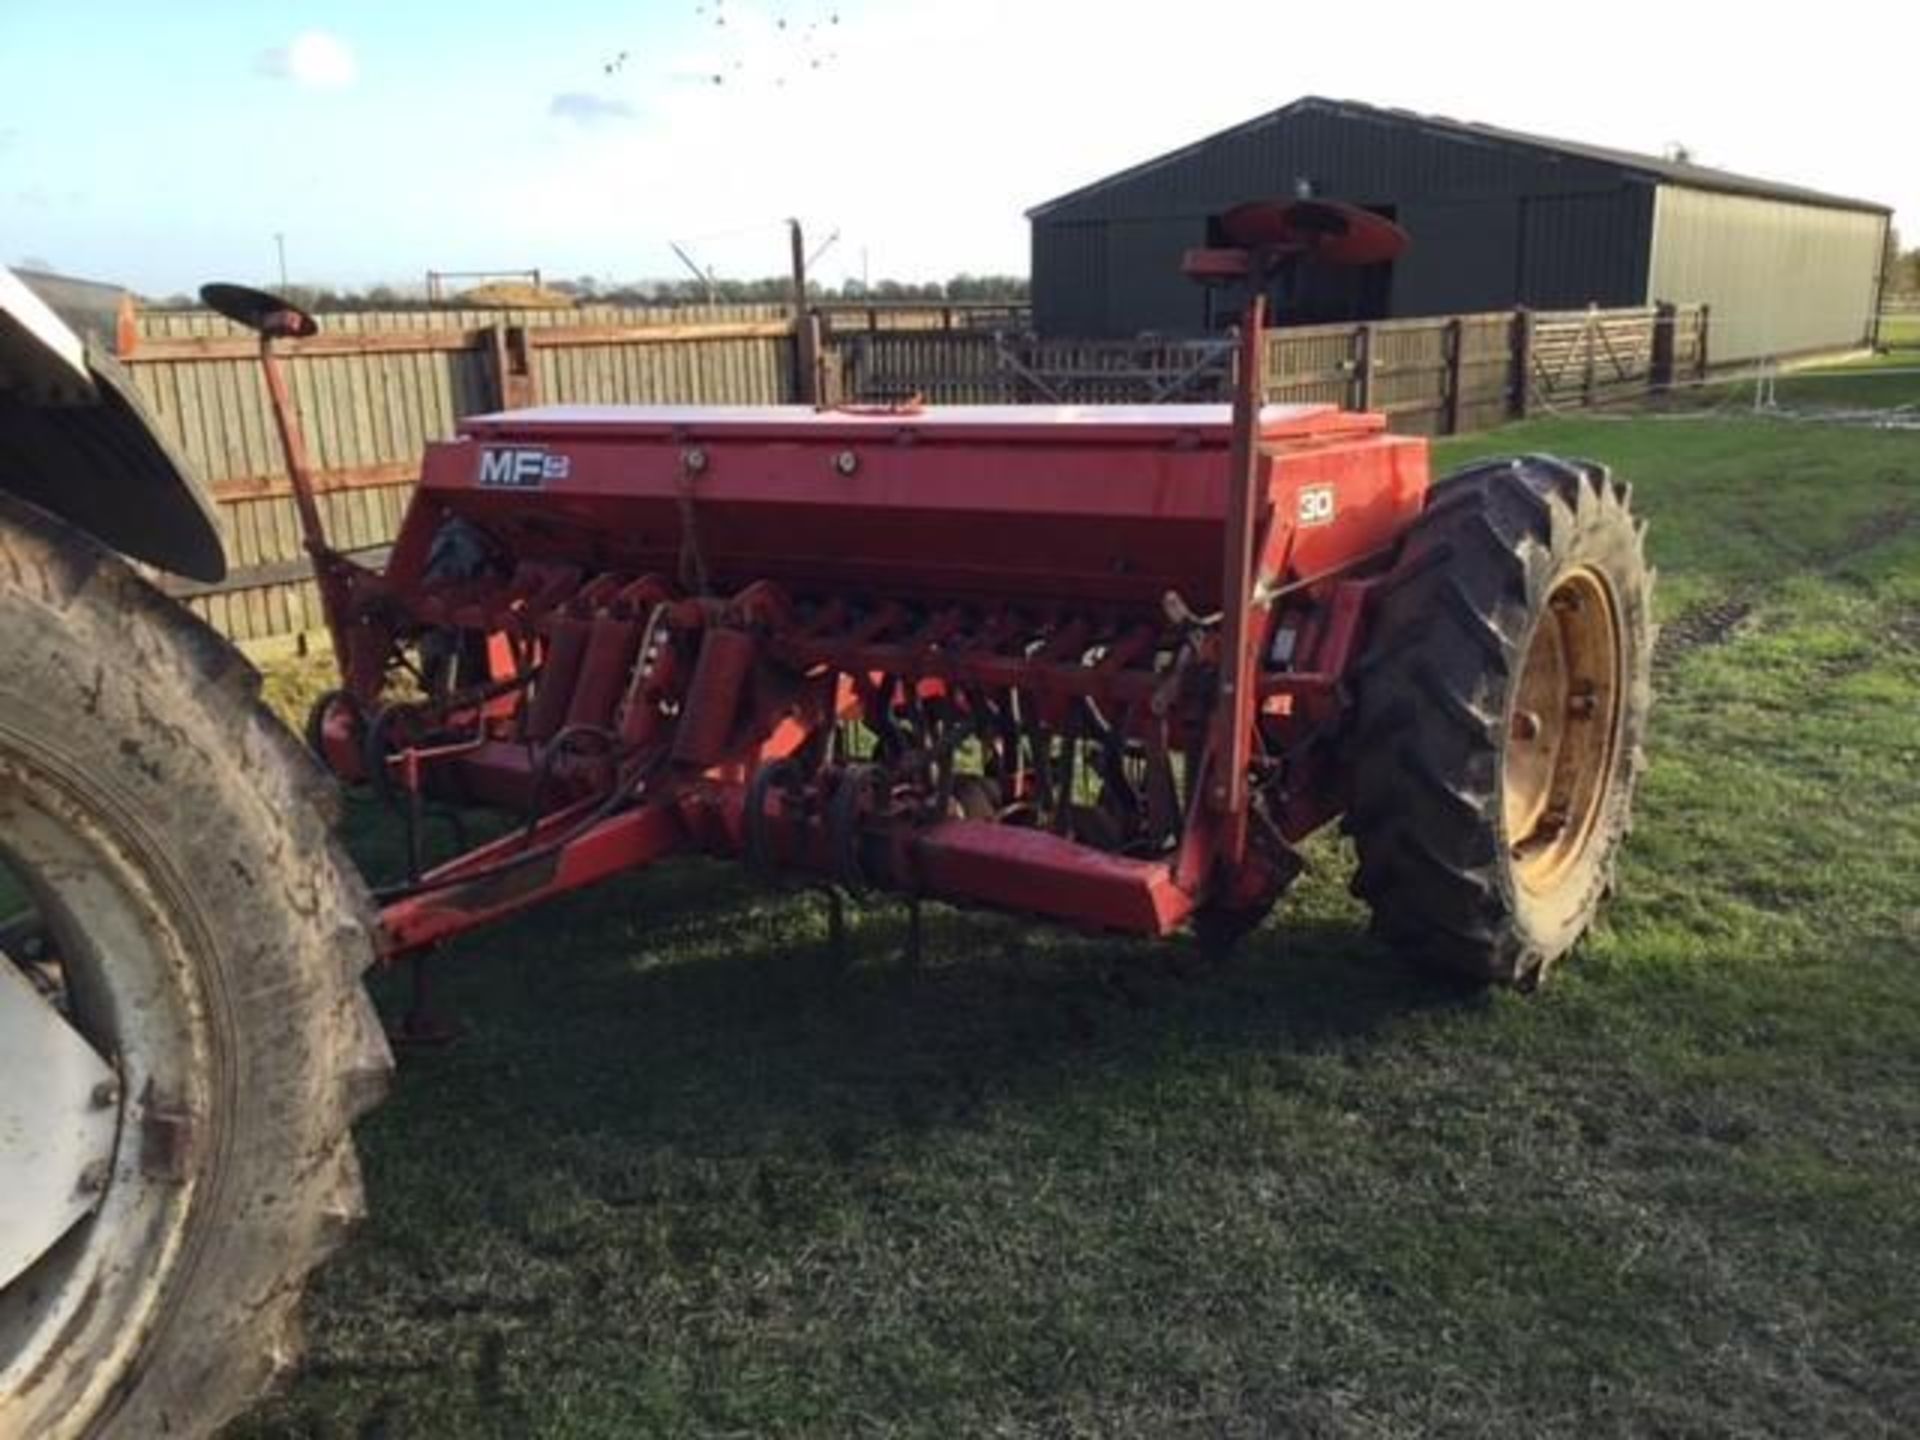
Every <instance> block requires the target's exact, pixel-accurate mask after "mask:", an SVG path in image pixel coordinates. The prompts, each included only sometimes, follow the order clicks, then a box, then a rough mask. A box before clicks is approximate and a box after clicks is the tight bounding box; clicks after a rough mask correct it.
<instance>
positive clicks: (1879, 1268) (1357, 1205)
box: [240, 419, 1920, 1437]
mask: <svg viewBox="0 0 1920 1440" xmlns="http://www.w3.org/2000/svg"><path fill="white" fill-rule="evenodd" d="M1514 449H1540V450H1556V451H1563V452H1570V453H1578V454H1587V455H1593V456H1597V457H1599V458H1602V459H1605V460H1608V461H1609V462H1611V463H1613V464H1614V465H1615V466H1616V468H1617V469H1619V470H1620V471H1621V472H1622V473H1624V474H1627V475H1629V476H1631V477H1632V478H1633V479H1634V480H1635V482H1636V504H1637V506H1638V507H1639V509H1640V511H1641V512H1642V513H1643V514H1644V515H1645V516H1646V517H1647V518H1648V519H1649V520H1650V521H1651V522H1652V525H1653V530H1652V541H1651V545H1652V551H1653V554H1654V557H1655V559H1656V561H1657V563H1658V564H1659V566H1660V568H1661V571H1662V580H1661V590H1660V596H1659V598H1660V612H1661V614H1662V616H1663V618H1664V619H1665V620H1667V621H1668V622H1669V627H1668V636H1669V638H1668V640H1667V642H1666V643H1665V645H1664V646H1663V649H1662V652H1661V659H1660V664H1659V674H1660V687H1661V698H1660V702H1659V706H1658V709H1657V712H1656V717H1655V744H1654V749H1653V758H1654V763H1653V767H1652V769H1651V771H1650V773H1649V774H1648V776H1647V778H1646V783H1645V786H1644V790H1643V803H1642V806H1641V822H1640V825H1639V827H1638V829H1637V831H1636V833H1635V834H1634V836H1633V839H1632V843H1631V845H1630V847H1629V849H1628V851H1627V855H1626V859H1625V864H1624V867H1623V876H1622V882H1623V883H1622V889H1621V893H1620V895H1619V896H1618V897H1617V898H1616V900H1615V901H1614V903H1613V905H1612V906H1611V908H1610V909H1609V910H1608V912H1607V914H1606V919H1605V921H1604V923H1603V924H1602V926H1601V927H1600V928H1599V930H1598V931H1597V933H1595V934H1594V935H1593V936H1592V938H1591V939H1590V940H1589V942H1588V943H1587V944H1586V945H1585V946H1584V947H1583V949H1582V951H1581V952H1580V953H1579V954H1578V956H1577V957H1576V958H1575V960H1574V961H1573V962H1572V963H1570V964H1569V965H1568V966H1567V967H1566V968H1565V970H1564V971H1563V972H1562V973H1561V974H1559V975H1557V976H1556V977H1555V979H1554V981H1553V982H1552V983H1551V984H1550V985H1549V986H1548V987H1546V988H1545V989H1544V990H1543V991H1542V992H1541V993H1540V994H1538V995H1536V996H1534V997H1532V998H1523V997H1519V996H1514V995H1508V994H1496V995H1491V996H1484V997H1478V998H1466V997H1462V996H1461V995H1459V994H1458V993H1456V992H1454V991H1451V990H1448V989H1445V988H1442V987H1439V986H1436V985H1434V984H1431V983H1429V982H1426V981H1424V980H1422V979H1420V978H1418V977H1416V976H1414V975H1411V974H1409V973H1407V972H1405V971H1403V970H1402V969H1400V968H1399V967H1398V966H1397V965H1396V964H1394V963H1393V962H1392V961H1390V960H1389V959H1388V958H1387V957H1386V956H1384V955H1383V954H1381V953H1379V952H1378V951H1377V950H1376V949H1375V948H1374V947H1373V946H1372V945H1371V944H1370V943H1369V942H1368V941H1367V939H1366V938H1365V935H1364V931H1363V917H1362V915H1361V913H1360V912H1359V910H1358V909H1357V908H1356V906H1355V904H1354V902H1352V901H1351V900H1350V899H1349V898H1348V897H1347V895H1346V893H1345V890H1344V882H1345V878H1346V868H1347V857H1346V855H1345V854H1344V853H1343V851H1342V848H1341V847H1340V846H1339V845H1338V844H1336V843H1333V842H1331V841H1328V842H1326V843H1321V844H1317V845H1316V846H1315V848H1314V860H1315V868H1314V870H1313V871H1312V873H1311V874H1310V875H1309V876H1308V877H1307V878H1306V879H1305V880H1304V881H1303V882H1302V883H1301V884H1300V886H1299V887H1298V888H1297V889H1296V891H1295V892H1294V895H1293V897H1291V899H1290V901H1289V903H1288V905H1287V906H1286V907H1285V908H1284V910H1283V912H1282V914H1281V915H1280V916H1279V917H1277V918H1276V920H1275V921H1274V922H1273V923H1272V924H1270V926H1269V927H1268V929H1267V930H1266V931H1264V932H1263V933H1262V934H1261V935H1259V936H1257V937H1256V938H1255V941H1254V942H1253V943H1252V944H1250V945H1249V946H1248V947H1247V950H1246V952H1245V953H1244V955H1243V956H1242V957H1241V958H1240V959H1239V960H1238V961H1237V962H1236V963H1235V964H1233V965H1232V966H1231V967H1230V968H1228V969H1227V970H1226V971H1225V972H1224V973H1222V974H1218V975H1216V976H1214V977H1212V978H1210V979H1208V980H1205V981H1201V982H1182V981H1180V980H1177V979H1175V978H1173V975H1172V974H1171V972H1170V971H1169V969H1168V968H1167V967H1166V966H1165V965H1164V964H1163V963H1162V961H1163V959H1164V955H1165V951H1164V949H1163V948H1161V947H1155V946H1151V945H1136V944H1124V943H1114V942H1110V941H1096V940H1086V939H1078V938H1074V937H1069V936H1062V935H1058V934H1054V933H1051V932H1047V931H1043V930H1039V929H1032V928H1028V927H1025V926H1022V925H1020V924H1018V923H1015V922H1011V921H1006V920H1000V919H995V918H991V917H975V916H962V915H959V914H952V913H947V912H940V913H938V914H936V915H935V916H934V918H933V921H932V923H931V925H930V933H929V937H928V938H929V946H928V953H927V958H926V961H925V963H924V965H923V966H922V967H921V968H920V969H919V970H918V971H913V970H910V969H909V968H907V967H906V966H905V965H904V964H903V962H902V959H901V950H902V939H903V934H904V931H903V925H902V921H901V917H900V915H899V912H898V911H897V910H896V909H893V908H889V907H886V906H877V907H875V908H873V909H870V910H868V911H865V912H863V913H861V914H859V916H858V919H857V926H856V929H855V932H854V939H853V947H852V955H851V958H850V963H849V964H848V965H847V966H846V967H845V968H844V969H842V968H837V967H836V966H835V964H834V962H833V960H832V958H831V957H830V956H829V955H827V954H826V953H825V949H824V934H825V928H824V927H825V920H824V914H823V910H822V908H821V907H820V905H819V904H818V903H817V902H815V901H814V900H812V899H810V898H809V897H806V896H803V895H792V894H778V893H768V892H765V891H761V890H757V889H755V888H754V887H752V886H751V885H750V884H748V883H747V882H746V881H745V880H744V879H742V878H741V877H740V876H739V875H738V874H736V873H734V872H731V871H727V870H721V869H718V868H714V867H710V866H705V865H697V864H696V865H688V866H676V867H672V868H667V869H662V870H660V871H658V872H656V873H653V874H649V875H644V876H639V877H635V878H633V879H631V880H629V881H625V882H621V883H618V884H615V885H613V886H610V887H609V888H607V889H605V890H602V891H600V892H598V893H594V894H590V895H586V896H582V897H579V898H577V899H574V900H572V901H569V902H566V903H563V904H558V905H554V906H551V907H549V908H547V909H545V910H543V911H541V912H540V913H538V914H537V915H534V916H531V917H528V918H525V919H523V920H521V921H518V922H516V923H513V924H510V925H508V926H506V927H504V928H503V929H501V930H500V931H498V932H497V933H495V934H492V935H490V936H488V937H486V938H484V939H478V940H474V941H470V942H467V943H463V944H460V945H457V946H455V947H452V948H451V949H449V950H448V951H446V952H445V953H444V955H443V956H442V957H441V958H440V960H439V961H438V964H437V975H438V977H439V979H440V984H441V991H440V994H441V999H442V1001H443V1003H444V1006H445V1008H446V1009H447V1010H448V1011H449V1012H450V1013H451V1014H452V1015H453V1016H454V1017H456V1018H457V1019H458V1020H459V1021H460V1022H461V1023H462V1024H463V1025H464V1026H465V1027H466V1034H465V1037H464V1038H463V1039H462V1040H461V1042H460V1043H459V1044H458V1045H457V1046H456V1047H454V1048H452V1049H449V1050H446V1051H442V1052H437V1053H428V1054H422V1055H417V1056H414V1057H411V1058H409V1059H408V1060H407V1061H406V1062H405V1064H404V1066H403V1071H402V1074H401V1076H400V1078H399V1081H398V1083H397V1086H396V1089H395V1092H394V1095H393V1098H392V1099H391V1101H390V1102H389V1103H388V1104H387V1106H386V1107H385V1108H384V1109H383V1110H381V1111H380V1112H378V1113H377V1114H376V1115H374V1116H373V1117H372V1118H371V1119H369V1120H368V1121H367V1122H366V1123H365V1125H364V1126H363V1127H362V1131H361V1134H362V1142H363V1153H364V1156H365V1160H366V1171H367V1178H368V1182H369V1189H370V1194H371V1201H372V1206H373V1217H372V1220H371V1222H370V1223H369V1225H368V1226H367V1228H366V1229H365V1230H364V1231H363V1232H361V1234H360V1236H359V1238H358V1239H357V1240H356V1241H355V1242H354V1244H353V1245H352V1246H351V1247H350V1248H349V1249H348V1250H347V1251H346V1252H345V1254H344V1255H343V1256H342V1257H341V1259H340V1261H339V1262H338V1263H337V1264H335V1265H334V1266H333V1267H331V1268H330V1269H329V1270H328V1271H327V1272H325V1274H324V1275H323V1277H322V1278H321V1280H320V1282H319V1284H318V1286H317V1289H316V1292H315V1295H314V1298H313V1302H312V1304H311V1306H310V1311H309V1313H310V1325H309V1333H310V1339H311V1347H312V1348H311V1352H310V1357H309V1360H308V1363H307V1365H306V1367H305V1369H304V1370H303V1371H302V1372H301V1373H300V1375H299V1376H298V1378H297V1380H296V1381H295V1383H294V1384H293V1386H292V1387H291V1389H290V1390H289V1391H288V1393H287V1394H286V1395H285V1396H284V1397H283V1398H282V1399H280V1400H279V1401H277V1402H275V1403H274V1404H273V1405H272V1406H271V1407H270V1408H269V1409H267V1410H266V1411H264V1412H262V1413H261V1414H260V1415H259V1416H258V1417H257V1418H256V1419H254V1420H252V1421H251V1422H248V1423H247V1424H245V1425H244V1426H242V1427H241V1430H240V1433H241V1434H243V1435H250V1436H289V1435H291V1436H313V1437H402V1436H461V1437H466V1436H514V1437H520V1436H554V1437H558V1436H569V1437H590V1436H591V1437H601V1436H604V1437H614V1436H622V1437H625V1436H649V1435H675V1436H679V1435H687V1436H694V1435H700V1436H706V1435H713V1436H719V1435H740V1436H759V1435H806V1436H823V1437H824V1436H832V1437H838V1436H853V1435H887V1436H892V1435H924V1436H940V1437H948V1436H977V1435H1009V1436H1013V1435H1044V1436H1082V1435H1084V1436H1117V1435H1119V1436H1133V1435H1144V1436H1162V1435H1194V1436H1219V1435H1245V1436H1269V1435H1272V1436H1284V1435H1313V1436H1320V1435H1324V1436H1348V1435H1352V1436H1401V1435H1406V1436H1411V1435H1430V1434H1444V1435H1460V1436H1475V1437H1478V1436H1488V1435H1528V1436H1532V1435H1569V1436H1573V1435H1578V1436H1589V1435H1602V1434H1614V1435H1645V1434H1687V1435H1708V1434H1760V1433H1766V1434H1779V1435H1793V1436H1834V1435H1849V1434H1852V1435H1876V1434H1899V1433H1914V1432H1915V1431H1916V1429H1920V1361H1917V1360H1916V1357H1920V967H1917V966H1916V964H1915V955H1916V950H1917V949H1920V879H1916V876H1920V778H1917V777H1920V523H1915V522H1916V521H1920V478H1917V477H1920V464H1917V463H1916V462H1917V461H1920V439H1916V438H1915V437H1911V436H1900V435H1894V434H1884V433H1869V432H1863V431H1858V430H1843V429H1838V428H1819V427H1811V426H1784V425H1780V424H1775V423H1767V422H1762V421H1748V420H1740V419H1734V420H1728V421H1720V420H1708V421H1692V422H1688V423H1672V422H1665V421H1656V420H1649V421H1644V422H1631V423H1622V422H1618V421H1599V420H1588V421H1550V422H1542V423H1537V424H1533V425H1530V426H1527V427H1522V428H1520V429H1516V430H1512V431H1508V432H1505V433H1502V434H1498V435H1493V436H1487V437H1481V438H1477V439H1475V440H1472V441H1469V442H1462V443H1451V444H1448V445H1446V446H1444V447H1442V459H1443V463H1448V464H1451V463H1456V462H1458V461H1460V460H1461V459H1463V458H1465V457H1467V456H1469V455H1472V454H1479V453H1486V452H1491V451H1510V450H1514ZM351 819H352V835H353V838H354V841H355V843H356V844H357V845H359V846H361V847H362V849H363V851H364V852H365V853H366V854H367V855H368V857H369V863H370V864H371V865H372V866H374V867H375V868H379V867H381V866H384V865H386V864H388V863H390V859H391V856H390V852H389V851H388V850H387V849H386V848H385V847H387V846H388V845H389V844H390V841H389V838H388V837H387V836H386V835H385V833H384V832H383V831H382V830H381V829H380V828H379V826H378V825H377V824H376V823H374V822H373V821H372V819H371V818H370V817H369V815H368V813H367V812H366V811H364V810H360V809H356V810H355V811H354V812H353V814H352V817H351ZM379 990H380V992H381V996H382V1000H383V1003H384V1004H385V1005H386V1006H387V1007H388V1008H389V1010H391V1009H392V1008H393V1007H394V1006H395V1005H396V1004H397V1002H398V999H399V993H398V989H397V987H396V985H395V984H394V983H393V979H392V977H388V978H387V979H384V980H382V981H381V983H380V985H379Z"/></svg>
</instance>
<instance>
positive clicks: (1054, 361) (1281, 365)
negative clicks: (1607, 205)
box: [835, 306, 1708, 435]
mask: <svg viewBox="0 0 1920 1440" xmlns="http://www.w3.org/2000/svg"><path fill="white" fill-rule="evenodd" d="M1707 323H1708V316H1707V311H1706V308H1705V307H1704V306H1649V307H1645V308H1640V309H1631V310H1573V311H1553V312H1531V311H1499V312H1495V313H1491V314H1484V315H1452V316H1438V317H1434V318H1429V319H1417V320H1387V321H1373V322H1367V323H1360V324H1351V325H1313V326H1301V327H1295V328H1289V329H1284V330H1276V331H1275V332H1273V335H1272V337H1271V338H1270V340H1269V342H1268V350H1267V391H1268V396H1269V398H1270V399H1273V400H1276V401H1295V402H1302V403H1308V402H1320V403H1324V404H1330V405H1344V406H1347V407H1348V408H1350V409H1357V410H1377V411H1381V412H1383V413H1385V414H1386V415H1388V416H1389V417H1391V419H1392V421H1393V425H1394V428H1395V429H1397V430H1401V431H1406V432H1411V433H1420V434H1429V435H1448V434H1453V433H1454V432H1456V431H1461V430H1480V429H1485V428H1487V427H1488V426H1491V425H1498V424H1500V423H1502V422H1503V421H1505V420H1508V419H1511V418H1515V417H1517V416H1523V415H1526V414H1527V413H1529V412H1530V411H1531V410H1533V409H1536V408H1550V409H1551V408H1561V407H1566V406H1577V405H1591V404H1596V403H1599V402H1601V401H1605V400H1611V399H1616V398H1619V397H1620V396H1622V395H1625V394H1629V393H1635V394H1639V393H1645V392H1646V391H1648V390H1652V389H1658V388H1660V387H1662V386H1664V385H1667V384H1670V383H1673V382H1674V381H1675V380H1678V379H1682V378H1685V377H1689V376H1694V375H1698V374H1702V373H1704V372H1705V368H1706V357H1707V343H1706V337H1707ZM835 349H836V352H837V359H838V365H839V371H840V381H841V384H842V386H843V387H844V389H845V391H846V393H848V394H849V395H851V396H853V397H855V398H858V399H861V400H873V401H877V400H898V399H901V398H904V397H907V396H915V395H917V396H919V397H920V398H921V399H922V400H924V401H926V402H927V403H928V404H938V405H946V404H996V403H997V404H1034V403H1047V402H1051V403H1072V404H1110V403H1142V402H1161V401H1178V400H1219V399H1224V398H1225V397H1226V395H1227V393H1228V392H1229V390H1230V388H1231V385H1232V366H1233V360H1234V347H1233V345H1232V343H1231V342H1230V341H1226V340H1198V341H1174V340H1114V341H1080V340H1053V339H1038V338H1035V337H1033V336H1030V335H1017V334H1006V333H966V334H962V333H955V334H915V333H906V332H900V331H893V332H882V333H875V334H864V335H856V336H849V337H845V338H844V339H842V340H840V341H839V343H838V344H837V345H836V347H835Z"/></svg>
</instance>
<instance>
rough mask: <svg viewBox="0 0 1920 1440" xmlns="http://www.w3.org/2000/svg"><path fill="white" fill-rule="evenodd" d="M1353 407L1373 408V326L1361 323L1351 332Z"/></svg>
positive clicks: (1360, 408)
mask: <svg viewBox="0 0 1920 1440" xmlns="http://www.w3.org/2000/svg"><path fill="white" fill-rule="evenodd" d="M1353 378H1354V396H1353V408H1354V409H1356V410H1371V409H1372V408H1373V326H1371V325H1368V324H1365V323H1364V322H1363V323H1362V324H1361V326H1360V328H1359V329H1357V330H1355V331H1354V332H1353Z"/></svg>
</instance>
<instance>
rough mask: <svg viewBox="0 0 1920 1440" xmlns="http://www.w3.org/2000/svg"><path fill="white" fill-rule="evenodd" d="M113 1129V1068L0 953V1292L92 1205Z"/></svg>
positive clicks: (106, 1166)
mask: <svg viewBox="0 0 1920 1440" xmlns="http://www.w3.org/2000/svg"><path fill="white" fill-rule="evenodd" d="M119 1129H120V1082H119V1077H118V1075H116V1074H115V1073H114V1070H113V1067H112V1066H111V1065H109V1064H108V1063H107V1062H106V1060H105V1059H104V1058H103V1057H102V1056H101V1055H100V1052H99V1051H97V1050H95V1049H94V1048H93V1046H92V1045H90V1044H88V1043H87V1041H86V1039H85V1038H84V1037H83V1036H82V1035H81V1034H80V1032H79V1031H78V1030H76V1029H74V1028H73V1026H72V1025H71V1024H69V1023H68V1021H67V1017H66V1016H65V1015H63V1014H62V1013H61V1012H60V1010H59V1008H58V1007H57V1006H56V1005H55V1003H54V1001H53V999H52V998H51V997H50V996H49V995H47V994H44V993H42V991H41V989H40V987H38V986H36V985H35V984H34V982H33V981H32V980H30V979H28V977H27V975H26V973H25V971H23V970H22V969H21V968H20V967H19V966H18V965H17V964H15V963H14V962H13V960H12V959H10V958H9V957H8V956H7V955H5V954H4V953H0V1289H4V1288H5V1287H6V1286H7V1285H8V1284H10V1283H11V1282H12V1281H14V1280H15V1279H17V1278H18V1277H19V1276H20V1275H22V1274H23V1273H25V1272H26V1270H27V1269H28V1268H29V1267H30V1266H32V1264H33V1263H34V1261H36V1260H38V1259H39V1258H40V1257H41V1256H42V1255H44V1254H45V1253H46V1252H47V1251H48V1250H50V1249H52V1248H53V1246H54V1244H55V1243H56V1242H57V1241H58V1240H59V1239H60V1237H61V1236H63V1235H65V1234H66V1233H67V1232H68V1231H69V1230H71V1229H72V1228H73V1227H74V1226H75V1225H78V1224H79V1223H80V1222H81V1221H82V1220H84V1219H85V1218H86V1217H87V1216H88V1215H90V1214H92V1213H93V1211H94V1210H95V1209H96V1208H97V1207H98V1206H99V1204H100V1200H101V1197H102V1196H103V1195H104V1194H105V1193H106V1188H107V1183H108V1180H109V1177H110V1176H111V1173H112V1167H113V1154H114V1148H115V1145H116V1142H117V1140H118V1138H119Z"/></svg>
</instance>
